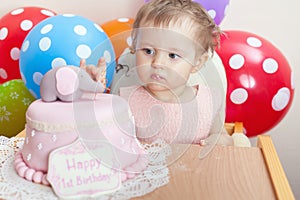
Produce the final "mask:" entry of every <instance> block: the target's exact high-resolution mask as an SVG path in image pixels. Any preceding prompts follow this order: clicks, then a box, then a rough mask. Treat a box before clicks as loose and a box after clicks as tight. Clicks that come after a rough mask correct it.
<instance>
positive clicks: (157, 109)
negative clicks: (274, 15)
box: [120, 85, 216, 143]
mask: <svg viewBox="0 0 300 200" xmlns="http://www.w3.org/2000/svg"><path fill="white" fill-rule="evenodd" d="M120 96H122V97H123V98H125V99H126V100H127V101H128V103H129V106H130V109H131V111H132V114H133V116H134V120H135V123H136V132H137V137H138V138H139V139H140V140H142V141H146V142H151V141H153V140H155V139H157V138H161V139H164V140H165V141H166V142H168V143H200V142H201V140H203V139H205V138H206V137H207V136H208V134H209V132H210V128H211V126H212V123H213V122H212V121H213V117H214V111H215V110H216V109H215V108H213V106H214V103H213V98H212V93H211V91H210V89H209V88H208V87H205V86H201V85H199V87H198V91H197V95H196V97H195V98H194V99H193V100H191V101H189V102H186V103H168V102H163V101H160V100H157V99H155V98H154V97H153V96H152V95H151V94H149V92H148V91H147V90H145V89H144V88H143V87H141V86H130V87H124V88H120Z"/></svg>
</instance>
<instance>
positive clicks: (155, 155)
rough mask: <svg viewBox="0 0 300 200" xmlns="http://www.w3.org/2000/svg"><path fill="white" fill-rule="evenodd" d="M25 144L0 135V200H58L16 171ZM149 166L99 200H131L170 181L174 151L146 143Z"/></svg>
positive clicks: (163, 145) (49, 191)
mask: <svg viewBox="0 0 300 200" xmlns="http://www.w3.org/2000/svg"><path fill="white" fill-rule="evenodd" d="M23 143H24V138H16V137H12V138H7V137H4V136H0V199H6V200H9V199H14V200H18V199H21V200H23V199H25V200H27V199H30V200H42V199H47V200H48V199H49V200H50V199H51V200H52V199H58V197H57V196H56V195H55V194H54V193H53V191H52V189H51V187H47V186H44V185H41V184H35V183H32V182H29V181H27V180H25V179H23V178H21V177H19V176H18V175H17V173H16V171H15V169H14V165H13V162H14V155H15V153H16V152H17V151H19V150H20V149H21V148H22V146H23ZM144 148H145V149H146V152H147V155H148V156H149V158H148V160H149V164H148V166H147V169H146V170H145V171H144V172H143V173H140V174H139V175H138V176H136V177H135V178H133V179H129V180H127V181H125V182H124V183H122V186H121V188H120V189H119V190H118V191H116V192H115V193H113V194H110V195H103V196H98V197H97V198H96V199H117V200H120V199H130V198H133V197H138V196H143V195H145V194H147V193H150V192H152V191H154V190H155V189H156V188H159V187H161V186H163V185H166V184H167V183H168V182H169V170H168V168H167V167H166V162H167V161H166V159H167V156H168V155H170V154H171V148H170V146H169V145H167V144H166V143H165V142H164V141H163V140H156V141H155V142H153V143H152V144H145V145H144ZM85 199H86V198H85Z"/></svg>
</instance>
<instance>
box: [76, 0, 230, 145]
mask: <svg viewBox="0 0 300 200" xmlns="http://www.w3.org/2000/svg"><path fill="white" fill-rule="evenodd" d="M220 34H221V31H220V29H219V27H218V26H217V25H216V24H215V23H214V21H213V19H212V18H211V17H210V16H209V15H208V13H207V11H206V10H205V9H204V8H203V7H202V6H201V5H200V4H198V3H196V2H193V1H192V0H152V1H150V2H148V3H146V4H144V5H143V6H142V7H141V9H140V10H139V12H138V13H137V16H136V19H135V22H134V24H133V30H132V39H133V40H132V41H133V42H132V46H131V53H133V54H135V56H136V71H137V74H138V77H139V79H140V83H141V84H140V85H134V86H130V87H123V88H122V87H121V88H120V91H119V94H120V96H122V97H124V98H125V99H127V101H128V103H129V105H130V108H131V111H132V113H133V116H134V118H135V122H136V128H137V129H136V130H137V136H138V138H139V139H140V140H142V141H146V142H149V141H150V142H151V141H153V140H155V139H157V138H162V139H164V140H165V141H167V142H168V143H197V144H200V145H203V144H206V143H207V142H210V143H211V142H214V141H212V139H211V138H217V139H218V141H219V143H221V144H224V145H232V144H233V141H232V138H231V137H230V136H229V135H228V134H227V133H226V131H225V130H224V126H223V125H224V117H221V116H220V115H219V112H220V109H222V108H224V107H222V98H221V96H222V95H221V94H220V92H218V90H217V89H216V90H215V89H213V88H209V87H208V86H205V85H203V84H201V85H200V84H199V85H195V86H190V85H188V84H187V82H188V79H189V77H190V75H191V74H193V73H197V72H198V70H199V69H200V68H201V67H202V66H203V64H204V63H205V62H206V61H207V59H208V58H209V55H210V54H213V52H214V49H215V47H216V46H217V45H218V44H219V37H220ZM80 66H81V67H82V68H85V69H86V71H87V72H88V73H89V74H90V75H91V76H92V78H93V79H95V80H97V81H99V80H103V75H105V73H104V72H105V67H106V66H105V61H104V60H103V58H101V59H100V60H99V63H98V65H97V66H96V67H95V66H91V65H89V66H86V65H85V61H84V60H83V61H82V62H81V64H80ZM210 78H211V77H210ZM214 140H215V139H214Z"/></svg>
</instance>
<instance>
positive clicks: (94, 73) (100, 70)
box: [80, 58, 106, 86]
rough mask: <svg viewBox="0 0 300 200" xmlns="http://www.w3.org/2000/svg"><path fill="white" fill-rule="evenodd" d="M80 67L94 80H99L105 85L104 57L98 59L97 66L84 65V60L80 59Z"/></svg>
mask: <svg viewBox="0 0 300 200" xmlns="http://www.w3.org/2000/svg"><path fill="white" fill-rule="evenodd" d="M80 68H82V69H84V70H85V71H86V72H87V73H88V74H89V75H90V76H91V78H92V79H93V80H94V81H97V82H98V81H100V82H101V83H102V84H103V85H104V86H106V62H105V59H104V58H100V59H99V60H98V64H97V66H94V65H86V62H85V60H84V59H83V60H81V61H80Z"/></svg>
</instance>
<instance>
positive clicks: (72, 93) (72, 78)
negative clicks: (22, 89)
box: [40, 66, 106, 102]
mask: <svg viewBox="0 0 300 200" xmlns="http://www.w3.org/2000/svg"><path fill="white" fill-rule="evenodd" d="M105 89H106V86H105V85H104V84H103V83H102V82H96V81H94V80H93V79H92V78H91V77H90V75H89V74H88V73H87V72H86V71H85V70H84V69H81V68H79V67H75V66H62V67H56V68H53V69H51V70H49V71H48V72H47V73H46V74H45V75H44V77H43V79H42V81H41V84H40V93H41V99H42V100H43V101H45V102H53V101H56V100H61V101H66V102H70V101H75V100H77V99H79V98H80V97H81V96H82V95H83V93H102V92H104V91H105Z"/></svg>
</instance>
